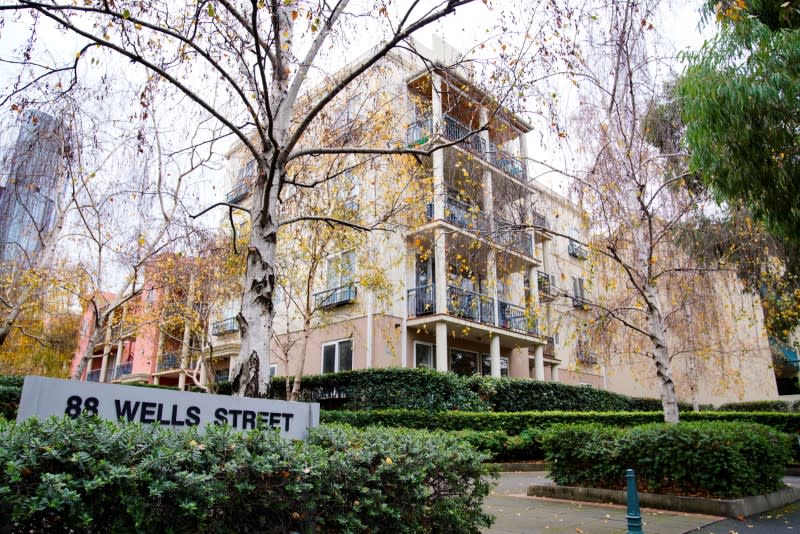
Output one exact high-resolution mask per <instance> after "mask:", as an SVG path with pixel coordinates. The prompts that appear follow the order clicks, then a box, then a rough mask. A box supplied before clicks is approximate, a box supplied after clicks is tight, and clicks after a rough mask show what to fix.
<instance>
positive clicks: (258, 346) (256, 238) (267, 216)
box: [231, 165, 284, 397]
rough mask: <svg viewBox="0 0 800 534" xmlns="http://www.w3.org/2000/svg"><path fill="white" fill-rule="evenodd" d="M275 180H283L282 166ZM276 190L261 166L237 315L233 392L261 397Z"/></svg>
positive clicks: (270, 305) (271, 312)
mask: <svg viewBox="0 0 800 534" xmlns="http://www.w3.org/2000/svg"><path fill="white" fill-rule="evenodd" d="M277 172H279V173H280V176H276V177H275V178H276V181H278V180H282V179H283V172H284V171H283V169H281V170H280V171H277ZM277 190H278V188H277V187H276V186H275V185H274V184H273V185H272V186H271V187H269V189H268V190H267V170H266V169H264V168H263V166H261V165H259V176H258V180H257V182H256V185H255V187H254V188H253V195H252V199H253V207H252V212H251V214H252V215H251V218H252V221H253V225H252V231H251V233H250V243H249V248H248V251H247V270H246V272H245V284H244V294H243V295H242V308H241V311H240V312H239V316H238V317H237V318H238V320H239V331H240V333H241V340H242V345H241V348H240V349H239V356H238V357H237V358H236V361H235V362H234V364H233V367H232V373H233V376H232V379H231V386H232V389H233V393H234V395H237V396H240V397H260V396H264V395H266V394H267V389H268V388H269V356H270V353H269V347H270V339H271V338H272V319H273V317H274V315H275V310H274V308H273V303H272V296H273V294H274V292H275V245H276V240H277V231H278V226H277V222H276V221H275V213H276V206H277Z"/></svg>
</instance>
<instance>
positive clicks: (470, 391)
mask: <svg viewBox="0 0 800 534" xmlns="http://www.w3.org/2000/svg"><path fill="white" fill-rule="evenodd" d="M285 382H286V378H285V377H273V379H272V387H271V388H270V392H269V397H270V398H273V399H283V398H286V387H285ZM300 400H303V401H310V402H319V403H321V404H322V407H323V408H339V409H349V410H375V409H384V408H404V409H422V410H433V411H448V410H461V411H487V410H492V411H497V412H523V411H552V410H564V411H589V410H592V411H657V410H661V409H662V406H661V401H660V400H658V399H639V398H633V397H626V396H625V395H620V394H618V393H612V392H610V391H605V390H602V389H596V388H587V387H585V386H570V385H567V384H561V383H558V382H541V381H536V380H525V379H521V378H492V377H482V376H471V377H464V376H459V375H456V374H454V373H442V372H440V371H434V370H432V369H400V368H386V369H359V370H355V371H345V372H342V373H329V374H324V375H308V376H304V377H303V380H302V382H301V388H300ZM681 409H684V410H688V409H689V406H688V405H681Z"/></svg>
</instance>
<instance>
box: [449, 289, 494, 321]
mask: <svg viewBox="0 0 800 534" xmlns="http://www.w3.org/2000/svg"><path fill="white" fill-rule="evenodd" d="M447 311H448V312H449V313H450V315H453V316H456V317H462V318H464V319H469V320H472V321H475V322H478V323H483V324H488V325H494V324H495V321H494V299H493V298H491V297H487V296H486V295H481V294H480V293H475V292H473V291H467V290H466V289H462V288H460V287H458V286H447Z"/></svg>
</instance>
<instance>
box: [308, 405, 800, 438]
mask: <svg viewBox="0 0 800 534" xmlns="http://www.w3.org/2000/svg"><path fill="white" fill-rule="evenodd" d="M681 418H682V420H683V421H730V422H749V423H759V424H762V425H767V426H770V427H772V428H774V429H776V430H778V431H780V432H787V433H790V434H795V433H798V432H800V413H776V412H687V413H683V414H681ZM320 420H321V421H322V422H323V423H347V424H350V425H353V426H356V427H368V426H385V427H405V428H420V429H431V430H433V429H439V430H451V431H456V430H467V429H469V430H479V431H503V432H505V433H506V434H508V435H509V436H516V435H519V434H521V433H522V432H524V431H526V430H528V429H545V428H548V427H550V426H552V425H554V424H558V423H572V424H574V423H598V424H601V425H605V426H615V427H628V426H635V425H643V424H647V423H658V422H662V421H663V420H664V414H663V413H662V412H507V413H501V412H429V411H426V410H398V409H389V410H371V411H370V410H361V411H345V410H323V411H322V412H321V413H320Z"/></svg>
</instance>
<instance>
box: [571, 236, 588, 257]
mask: <svg viewBox="0 0 800 534" xmlns="http://www.w3.org/2000/svg"><path fill="white" fill-rule="evenodd" d="M567 252H568V253H569V255H570V256H573V257H575V258H578V259H579V260H585V259H586V258H588V257H589V252H588V251H587V250H586V248H584V247H582V246H581V245H580V243H578V242H577V241H575V240H572V239H570V240H569V245H568V246H567Z"/></svg>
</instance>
